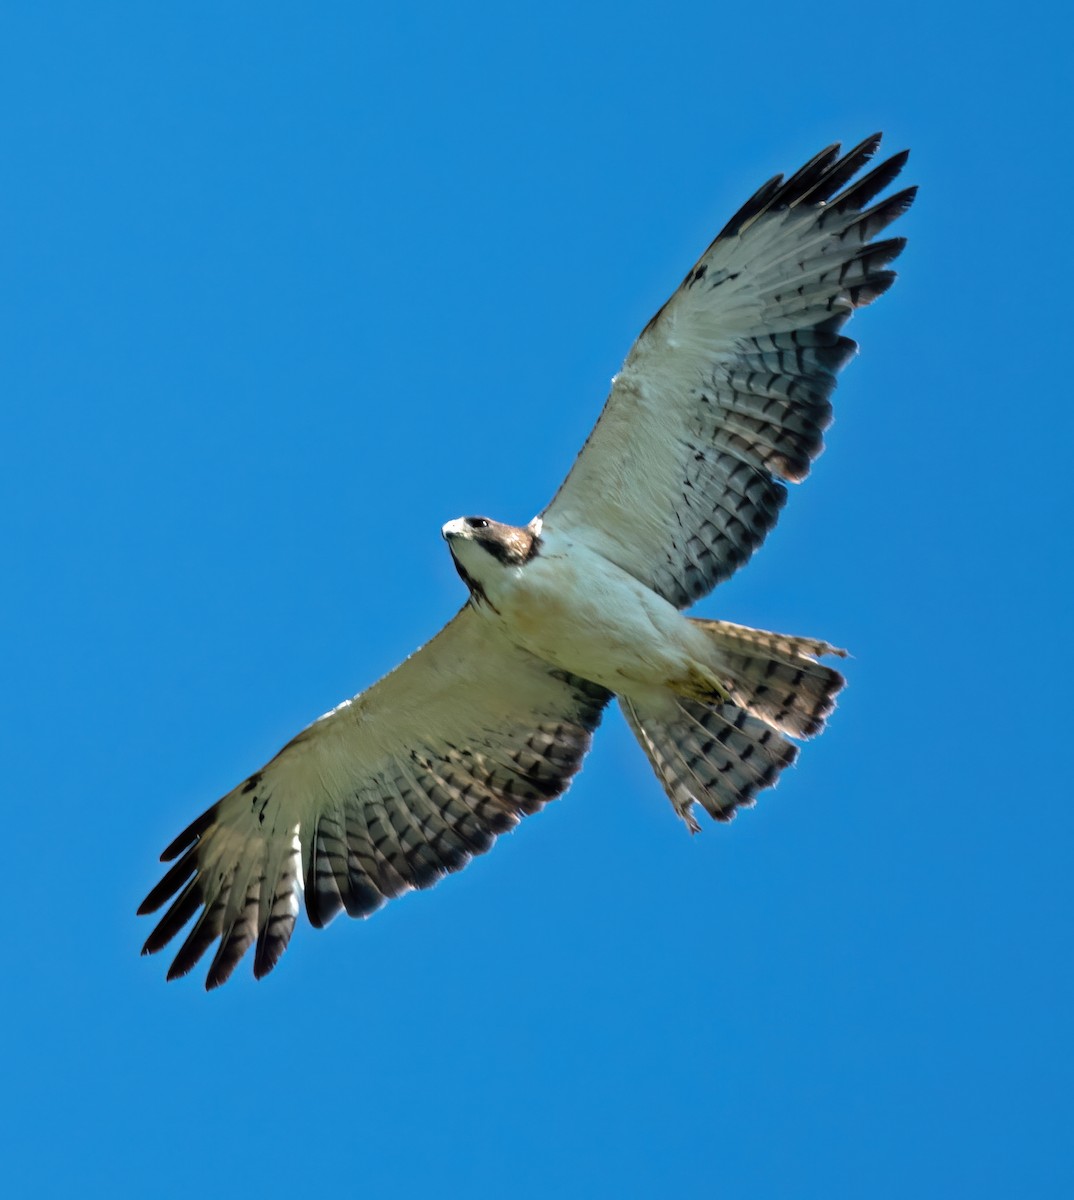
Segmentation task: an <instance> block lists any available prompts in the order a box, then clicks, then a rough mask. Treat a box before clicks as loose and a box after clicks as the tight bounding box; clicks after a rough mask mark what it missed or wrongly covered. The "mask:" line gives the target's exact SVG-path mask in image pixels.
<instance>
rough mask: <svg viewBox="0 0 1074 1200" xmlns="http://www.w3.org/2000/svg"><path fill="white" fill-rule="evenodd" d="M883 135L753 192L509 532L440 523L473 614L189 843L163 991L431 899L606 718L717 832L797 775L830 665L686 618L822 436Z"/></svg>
mask: <svg viewBox="0 0 1074 1200" xmlns="http://www.w3.org/2000/svg"><path fill="white" fill-rule="evenodd" d="M879 144H880V135H879V134H877V135H875V136H873V137H870V138H867V139H866V140H865V141H864V142H862V143H861V145H859V146H856V147H855V148H854V149H853V150H851V151H850V152H849V153H848V154H846V155H844V156H842V157H840V154H839V150H840V147H839V146H838V145H834V146H829V147H828V148H827V149H826V150H822V151H821V152H820V153H819V154H818V155H817V156H816V157H815V158H813V159H811V160H810V161H809V162H807V163H806V164H805V166H803V167H802V168H801V170H799V171H796V172H795V173H794V174H793V175H792V176H791V177H790V178H789V179H787V180H784V179H783V177H782V176H781V175H777V176H776V177H775V178H774V179H771V180H769V181H768V183H766V184H765V185H764V186H763V187H762V188H760V189H759V190H758V191H757V192H756V193H755V194H754V195H753V196H751V197H750V199H749V200H747V201H746V203H745V204H744V205H743V207H742V208H741V209H740V210H739V211H738V212H737V213H736V214H735V215H734V217H732V218H731V220H730V221H729V222H728V224H727V225H726V226H725V228H724V229H723V230H722V232H721V233H720V235H719V236H718V237H717V238H716V240H715V241H714V242H713V243H712V245H711V246H709V248H708V249H707V250H706V251H705V253H704V254H703V255H702V256H701V258H700V259H699V260H698V262H697V264H696V265H695V266H694V267H692V268H691V270H690V272H689V273H688V274H687V276H686V278H685V279H684V280H683V282H682V285H681V286H680V287H679V289H678V291H676V292H675V294H674V295H673V296H672V297H671V299H670V300H669V301H668V302H667V303H666V304H665V305H664V307H663V308H661V309H660V311H659V312H658V313H657V314H656V316H655V317H653V319H652V320H651V321H650V322H649V324H648V325H647V326H646V327H645V329H644V330H643V331H642V334H641V336H640V337H639V338H638V340H637V341H636V342H635V344H634V347H633V348H632V349H631V351H630V354H629V355H628V356H627V359H626V362H625V363H624V364H623V368H622V370H621V371H620V372H619V374H618V375H617V376H616V377H615V379H614V381H613V383H612V389H611V395H610V396H609V398H608V401H607V403H606V404H605V407H604V411H603V412H602V413H601V415H600V419H599V420H598V421H597V424H596V427H595V428H594V430H593V432H592V434H591V435H590V437H589V439H588V441H587V442H586V444H585V446H584V447H583V449H582V452H581V454H580V455H579V457H578V460H577V461H576V463H575V464H574V467H573V468H572V470H571V472H570V474H569V475H568V476H567V479H566V480H565V481H564V483H563V485H562V486H561V487H560V489H559V491H558V492H557V493H556V495H555V497H554V499H553V500H552V502H551V504H549V505H548V507H547V508H546V509H545V510H544V512H543V513H541V515H540V516H538V517H535V518H534V519H533V520H532V521H531V522H530V523H529V524H528V525H526V526H524V527H519V526H514V525H504V524H501V523H500V522H498V521H493V520H490V519H489V518H487V517H460V518H458V519H457V520H454V521H449V522H448V523H447V524H446V525H445V526H444V527H443V535H444V538H445V539H446V540H447V543H448V547H449V549H450V551H451V554H452V557H453V559H454V562H455V566H456V567H457V569H458V572H459V574H460V575H461V576H462V578H463V580H464V581H465V583H466V586H467V588H468V589H469V593H470V595H469V598H468V600H467V602H466V604H465V606H464V607H463V608H462V610H461V611H460V612H459V613H458V615H457V616H456V617H455V618H454V620H452V621H451V622H450V623H449V624H448V625H447V626H446V627H445V628H444V629H443V630H442V631H441V632H440V633H439V634H438V635H437V636H436V637H435V638H433V640H432V641H431V642H429V643H428V645H426V646H424V647H423V648H422V649H420V650H418V651H417V652H416V653H415V654H413V655H412V656H411V657H410V658H408V659H407V660H406V661H405V662H404V663H403V664H402V665H401V666H400V667H398V668H397V669H396V670H394V671H393V672H392V673H391V674H390V675H388V676H386V677H385V678H384V679H382V680H381V681H380V682H379V683H377V684H375V685H374V686H373V687H371V688H369V690H368V691H365V692H362V693H360V694H359V695H357V696H355V697H354V699H353V700H347V701H344V703H342V704H341V705H340V706H339V707H338V708H335V709H333V710H332V711H331V712H329V713H326V714H325V715H324V716H323V717H321V718H320V719H319V720H317V721H315V722H314V723H313V724H312V725H310V726H309V727H308V728H306V729H304V730H303V731H302V732H301V733H300V734H298V736H297V737H295V738H294V739H293V740H292V741H290V742H288V744H287V745H286V746H284V748H283V749H282V750H281V751H280V752H279V753H278V754H277V755H276V757H275V758H273V759H272V760H271V761H270V762H269V763H268V764H267V765H265V766H264V767H262V768H261V770H259V771H255V772H254V774H252V775H251V776H249V778H247V779H246V780H244V782H242V783H241V784H239V786H238V787H236V788H235V789H234V791H231V792H229V793H228V794H227V795H226V796H224V798H223V799H222V800H220V801H218V802H217V803H216V804H214V805H213V806H212V808H210V809H209V810H208V812H206V813H204V814H203V815H202V816H200V817H198V819H197V820H196V821H194V823H193V824H192V825H190V826H188V827H187V828H186V829H185V830H184V831H183V832H182V833H181V834H180V835H179V836H178V837H177V838H176V839H175V841H173V842H172V844H171V845H170V846H169V847H168V848H167V849H166V850H165V851H164V853H163V855H161V859H162V861H164V862H171V861H172V860H175V861H174V863H173V865H172V866H171V868H170V869H169V870H168V872H167V874H166V875H165V876H164V878H163V879H162V880H161V881H160V883H159V884H157V886H156V887H155V888H153V890H152V891H151V892H150V893H149V895H148V896H147V897H146V899H145V901H144V903H143V904H142V906H141V908H140V909H139V912H140V913H150V912H155V911H156V910H157V909H159V908H160V907H161V905H163V904H165V903H166V902H168V901H171V906H170V907H169V908H168V910H167V912H166V913H165V914H164V916H163V917H162V918H161V920H160V922H159V924H158V925H157V926H156V928H155V929H154V930H153V932H152V933H151V934H150V935H149V938H148V940H147V941H146V943H145V946H144V948H143V953H145V954H152V953H155V952H156V951H158V950H160V949H161V948H162V947H163V946H165V945H166V944H167V943H168V942H170V941H171V940H172V938H173V937H175V935H176V934H177V933H178V932H179V931H180V930H181V929H182V928H183V927H184V926H185V925H186V924H187V922H188V921H190V919H191V918H195V920H194V923H193V926H192V927H191V929H190V931H189V933H188V934H187V936H186V940H185V941H184V942H183V944H182V946H181V948H180V950H179V952H178V954H176V956H175V960H174V961H173V963H172V965H171V969H170V970H169V971H168V978H169V979H174V978H176V977H177V976H180V975H185V974H186V973H187V972H188V971H189V970H190V969H191V968H192V967H193V966H194V965H195V964H196V963H197V962H198V960H199V959H200V958H201V957H202V955H203V954H204V953H205V951H206V950H207V949H208V948H209V947H210V946H211V945H212V943H213V942H215V941H217V940H218V941H219V945H218V946H217V948H216V952H215V955H214V957H213V959H212V963H211V964H210V966H209V971H208V977H207V980H206V986H207V987H209V988H213V987H216V986H217V985H218V984H221V983H223V982H224V981H225V980H226V979H227V978H228V977H229V976H230V975H231V973H232V971H233V970H234V969H235V966H236V964H237V963H238V961H239V959H240V958H242V956H243V954H245V952H246V951H247V950H248V949H249V948H250V947H251V946H255V951H254V974H255V975H256V976H257V977H258V978H261V977H262V976H263V975H265V974H266V973H267V972H268V971H270V970H271V969H272V968H273V967H274V966H275V964H276V962H277V961H278V959H279V957H280V955H281V954H282V953H283V951H284V949H285V948H286V946H287V943H288V940H289V939H290V937H291V931H292V930H293V928H294V924H295V918H296V917H297V916H298V909H299V903H300V900H301V898H302V897H303V896H305V904H306V912H307V914H308V916H309V919H310V921H311V923H312V924H313V925H315V926H317V927H320V926H323V925H325V924H327V923H328V922H329V921H330V920H331V919H332V918H333V917H334V916H335V915H336V914H337V913H339V912H340V911H342V910H344V909H345V910H346V911H347V913H349V914H350V915H351V916H352V917H364V916H368V915H369V914H370V913H371V912H373V911H374V910H375V909H377V908H379V907H380V906H381V905H382V904H383V903H384V901H385V900H390V899H392V897H394V896H398V895H400V894H401V893H402V892H406V891H409V890H410V889H411V888H424V887H430V886H431V885H432V884H434V883H436V882H437V880H439V879H440V878H441V877H442V876H444V875H446V874H448V872H450V871H458V870H459V869H460V868H462V867H464V866H465V865H466V864H467V863H468V862H469V861H470V859H471V858H472V857H473V856H474V855H475V854H481V853H483V852H484V851H486V850H488V849H489V848H490V847H491V845H492V843H493V842H494V841H495V839H496V836H497V834H500V833H504V832H505V831H507V830H509V829H511V828H513V827H514V826H515V825H517V824H518V822H519V820H520V818H521V817H522V816H524V815H527V814H529V813H534V812H536V811H537V810H538V809H539V808H541V807H542V806H543V805H544V804H545V802H546V801H548V800H551V799H553V798H554V797H556V796H558V795H560V794H561V793H562V792H563V791H564V790H565V789H566V788H567V786H568V784H569V783H570V780H571V778H572V776H573V775H574V774H575V772H576V771H577V770H578V769H579V767H580V766H581V763H582V759H583V757H584V756H585V753H586V751H587V750H588V749H589V745H590V741H591V738H592V734H593V730H594V729H596V727H597V725H598V724H599V722H600V719H601V714H602V712H603V710H604V708H605V706H606V705H607V704H608V702H609V701H610V700H611V699H612V697H613V696H615V697H617V698H618V700H619V704H620V707H621V708H622V711H623V714H624V716H625V717H626V720H627V722H628V723H629V725H630V728H631V729H632V730H633V731H634V733H635V735H636V736H637V739H638V741H639V742H640V743H641V745H642V748H643V749H644V751H645V753H646V755H647V756H648V758H649V761H650V762H651V763H652V766H653V769H654V770H655V772H656V774H657V776H658V777H659V779H660V782H661V783H662V784H663V785H664V789H665V791H666V792H667V794H668V797H669V798H670V800H671V803H672V805H673V806H674V808H675V811H676V812H677V813H678V814H679V816H680V817H682V819H683V820H684V821H685V822H686V824H687V825H688V826H689V828H690V829H691V830H696V829H697V828H698V825H697V822H696V820H695V818H694V816H693V808H694V805H695V804H700V805H701V806H702V808H704V809H705V811H706V812H708V813H709V815H710V816H712V817H714V818H715V819H716V820H718V821H726V820H729V819H730V818H731V817H732V816H733V814H734V811H735V809H736V808H738V807H740V806H742V805H745V804H749V803H750V802H751V801H752V800H753V798H754V796H755V795H756V794H757V792H758V791H760V790H761V789H762V788H766V787H768V786H770V785H771V784H773V783H775V782H776V779H777V777H778V775H779V773H780V772H781V771H782V770H783V769H784V767H786V766H789V765H790V763H792V762H793V761H794V759H795V756H796V754H797V747H796V746H795V745H794V743H793V742H791V741H790V740H788V738H807V737H810V736H812V735H813V734H815V733H817V732H819V730H820V729H821V728H822V727H823V725H824V721H825V718H826V717H827V716H828V714H829V713H830V712H831V711H832V708H833V707H834V698H835V695H836V693H837V692H838V691H839V689H840V688H841V687H842V685H843V678H842V676H841V675H839V673H838V672H836V671H834V670H832V669H831V668H830V667H828V666H824V665H822V664H821V663H819V662H818V661H817V659H818V658H819V657H821V656H823V655H828V654H837V655H841V654H842V653H843V652H842V651H841V650H837V649H836V648H835V647H834V646H830V645H828V643H827V642H821V641H815V640H813V639H812V638H803V637H789V636H784V635H782V634H775V633H766V632H764V631H763V630H759V629H750V628H747V627H745V626H742V625H732V624H729V623H728V622H725V621H710V620H698V619H694V618H690V617H686V616H684V615H683V614H682V610H683V609H685V608H687V607H688V606H689V605H691V604H692V603H693V602H694V601H695V600H698V599H700V598H701V597H702V596H704V595H706V594H707V593H708V592H709V591H711V590H712V588H713V587H715V586H716V584H718V583H720V582H722V581H723V580H725V579H727V578H729V577H730V576H731V575H732V574H733V573H734V572H735V571H736V570H737V569H738V568H739V567H740V566H742V565H743V563H745V562H746V561H747V560H748V559H749V557H750V556H751V555H752V554H753V552H754V551H755V550H756V549H757V547H758V546H759V545H760V544H761V542H762V541H764V538H765V535H766V534H767V533H768V531H769V530H770V529H771V528H772V526H773V525H774V524H775V522H776V518H777V516H778V514H779V510H780V508H781V507H782V506H783V502H784V500H785V499H786V496H787V489H786V487H785V486H784V484H785V481H791V482H795V483H797V482H798V481H800V480H802V479H804V478H805V476H806V475H807V474H808V472H809V468H810V464H811V463H812V461H813V460H814V459H815V458H816V457H817V455H818V454H819V453H820V451H821V448H822V434H823V431H824V430H825V428H826V427H827V426H828V424H829V422H830V420H831V411H832V410H831V404H830V403H829V398H830V396H831V393H832V390H833V389H834V387H835V377H836V373H837V372H838V371H839V370H840V369H841V368H842V367H843V366H845V364H846V363H847V361H848V360H849V359H850V358H851V357H852V355H853V354H854V352H855V350H856V346H855V343H854V342H852V341H850V339H848V338H846V337H844V336H843V335H842V333H841V332H840V331H841V330H842V327H843V325H844V324H845V323H846V321H847V319H848V318H849V317H850V314H851V311H852V310H853V309H855V308H858V307H861V306H862V305H865V304H868V303H870V301H872V300H874V299H875V298H876V297H877V296H879V295H880V294H881V293H882V292H885V291H886V290H887V289H888V288H889V287H890V286H891V283H892V281H893V279H894V278H895V276H894V272H892V271H891V270H889V269H888V268H889V265H890V263H891V262H892V261H893V260H894V259H895V258H896V257H897V256H898V255H899V253H900V252H901V251H902V249H903V246H904V244H905V240H904V239H903V238H887V239H884V240H882V241H874V240H873V239H874V238H875V237H876V235H877V234H879V233H880V232H881V231H882V230H883V229H885V228H886V227H887V226H888V225H889V224H891V222H892V221H894V220H895V218H896V217H898V216H899V215H900V214H902V213H904V212H905V211H906V210H907V208H908V207H909V206H910V204H911V202H912V200H913V197H914V192H915V190H916V189H914V188H908V189H906V190H905V191H900V192H898V193H897V194H895V195H892V196H890V197H888V198H887V199H883V200H880V201H879V202H877V203H873V201H874V199H875V198H876V197H877V196H878V195H879V194H880V193H881V192H882V191H883V190H884V189H885V188H886V187H887V186H888V185H889V184H890V183H891V182H892V180H894V179H895V177H896V176H897V175H898V174H899V171H900V170H901V169H902V167H903V164H904V163H905V162H906V158H907V154H906V153H905V152H904V153H902V154H897V155H895V156H894V157H893V158H890V159H888V160H887V161H886V162H884V163H882V164H881V165H880V166H878V167H875V168H874V169H873V170H871V171H870V172H869V173H868V174H866V175H864V176H862V177H861V178H860V179H858V180H857V181H856V182H852V180H853V179H854V176H855V175H857V174H858V172H859V170H860V169H861V168H862V166H863V165H864V164H865V163H866V162H867V161H868V160H869V159H870V158H872V156H873V154H874V153H875V152H876V149H877V147H878V146H879Z"/></svg>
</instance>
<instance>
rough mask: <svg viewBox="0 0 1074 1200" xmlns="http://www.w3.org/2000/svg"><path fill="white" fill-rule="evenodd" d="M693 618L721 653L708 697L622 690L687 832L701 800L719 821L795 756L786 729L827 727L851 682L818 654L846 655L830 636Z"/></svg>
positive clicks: (806, 733)
mask: <svg viewBox="0 0 1074 1200" xmlns="http://www.w3.org/2000/svg"><path fill="white" fill-rule="evenodd" d="M694 624H695V625H696V626H698V627H699V628H701V629H703V630H704V631H705V632H706V633H707V634H709V636H710V637H711V638H712V639H713V641H714V642H715V643H716V647H717V650H718V658H719V664H720V666H719V671H718V680H714V681H713V686H712V689H711V692H710V694H709V695H708V696H705V695H703V694H701V693H700V692H699V691H698V689H697V688H696V687H691V690H690V693H689V694H688V695H687V694H681V693H678V692H674V691H670V690H665V691H663V692H660V693H657V694H648V695H629V696H627V695H623V696H620V697H619V702H620V704H621V706H622V709H623V713H624V715H625V716H626V719H627V722H628V723H629V725H630V727H631V729H633V731H634V735H635V736H636V737H637V739H638V741H639V742H640V743H641V746H642V749H643V750H644V751H645V753H646V755H647V756H648V758H649V761H650V762H651V763H652V765H653V770H655V771H656V773H657V775H658V776H659V778H660V781H661V783H663V785H664V790H665V791H666V792H667V794H668V797H669V798H670V800H671V803H672V804H673V805H674V806H675V811H676V812H677V813H678V814H679V815H680V816H681V817H682V818H683V820H684V821H685V822H686V823H687V825H688V826H689V827H690V829H691V831H696V830H697V829H698V828H700V826H699V825H698V824H697V821H696V820H695V819H694V816H693V813H692V809H693V805H694V803H695V802H697V803H700V804H701V805H702V807H703V808H704V809H705V811H706V812H708V813H709V815H710V816H712V817H714V818H715V819H716V820H717V821H729V820H730V819H731V817H732V816H734V812H735V809H736V808H738V807H739V806H741V805H746V804H750V803H751V802H752V801H753V798H754V796H755V795H756V794H757V793H758V792H759V791H761V790H762V789H763V788H766V787H770V786H771V785H772V784H774V783H775V782H776V780H777V778H778V776H779V773H780V772H781V771H782V770H783V768H784V767H788V766H790V764H791V763H792V762H794V760H795V758H796V757H797V756H798V748H797V747H796V746H795V745H794V743H793V742H791V741H789V740H788V739H787V738H786V737H784V736H783V735H784V734H789V735H790V736H791V737H797V738H805V737H812V736H813V735H814V734H816V733H819V732H820V731H821V729H823V728H824V722H825V720H826V718H827V717H828V715H829V714H830V713H831V711H832V709H833V708H834V707H835V697H836V694H837V693H838V692H839V689H840V688H841V687H842V686H843V683H844V682H845V681H844V679H843V677H842V675H840V674H839V672H838V671H833V670H832V669H831V667H826V666H824V665H823V664H822V663H819V662H817V657H818V656H820V655H824V654H837V655H840V656H843V655H845V653H846V652H845V651H843V650H838V649H836V647H834V646H830V645H828V643H827V642H820V641H816V640H814V639H812V638H799V637H790V636H787V635H785V634H780V633H767V632H766V631H765V630H763V629H750V628H749V627H748V626H745V625H732V624H730V623H729V622H727V621H694Z"/></svg>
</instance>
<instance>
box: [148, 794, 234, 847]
mask: <svg viewBox="0 0 1074 1200" xmlns="http://www.w3.org/2000/svg"><path fill="white" fill-rule="evenodd" d="M219 808H220V802H219V801H217V803H216V804H214V805H213V806H212V808H209V809H206V811H205V812H203V813H202V814H201V816H200V817H198V819H197V820H196V821H191V823H190V824H189V825H188V826H187V827H186V829H184V830H183V832H182V833H181V834H180V835H179V836H178V837H177V838H176V839H175V841H174V842H172V843H171V844H170V845H169V846H168V847H167V849H166V850H165V851H164V852H163V854H161V856H160V861H161V862H171V860H172V859H173V858H175V857H177V856H178V855H180V854H182V852H183V851H184V850H186V849H188V848H189V847H190V846H192V845H193V844H194V842H195V841H197V839H198V838H200V837H201V835H202V834H203V833H204V832H205V831H206V830H207V829H208V828H209V826H210V825H211V824H212V823H213V821H215V820H216V813H217V810H218V809H219Z"/></svg>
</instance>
